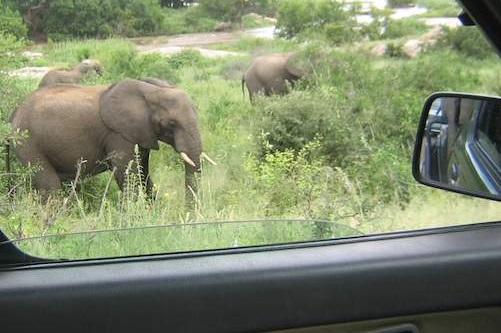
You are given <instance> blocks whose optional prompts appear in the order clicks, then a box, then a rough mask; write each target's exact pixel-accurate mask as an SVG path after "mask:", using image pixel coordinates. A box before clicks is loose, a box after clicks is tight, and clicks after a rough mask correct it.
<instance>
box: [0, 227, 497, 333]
mask: <svg viewBox="0 0 501 333" xmlns="http://www.w3.org/2000/svg"><path fill="white" fill-rule="evenodd" d="M500 244H501V225H499V224H498V223H493V224H486V225H469V226H464V227H453V228H446V229H438V230H430V231H421V232H407V233H401V234H399V233H397V234H391V235H383V236H372V237H362V238H355V239H347V240H338V241H328V242H323V243H317V244H307V245H305V246H303V245H300V244H297V245H290V246H275V247H266V248H257V249H243V250H227V251H219V252H218V251H216V252H215V253H214V252H213V253H198V254H186V255H182V254H178V255H165V256H154V257H144V258H135V259H134V258H132V259H116V260H102V261H99V260H94V261H87V262H74V263H60V264H46V265H38V266H32V267H27V268H18V269H8V270H4V271H2V272H0V295H2V297H1V298H0V309H1V311H0V312H1V313H2V319H1V323H2V325H3V327H5V328H9V329H18V330H21V331H32V330H39V331H45V330H48V329H50V330H51V331H52V332H57V331H68V330H71V331H72V332H84V331H85V332H88V331H96V332H97V331H119V332H134V331H138V330H139V331H149V332H157V331H158V332H164V331H165V330H166V329H168V331H169V332H259V331H272V330H279V329H287V328H300V327H310V326H316V325H324V324H332V323H346V322H353V321H361V320H370V319H377V318H388V317H396V316H411V317H409V318H413V317H412V316H414V315H419V314H427V313H433V312H443V311H452V310H465V309H474V308H479V307H493V306H498V305H501V288H500V287H501V278H500V277H501V274H500V270H499V267H501V247H500V246H499V245H500ZM312 245H314V246H312ZM263 250H266V251H263ZM26 318H30V319H29V320H26ZM431 332H433V331H431Z"/></svg>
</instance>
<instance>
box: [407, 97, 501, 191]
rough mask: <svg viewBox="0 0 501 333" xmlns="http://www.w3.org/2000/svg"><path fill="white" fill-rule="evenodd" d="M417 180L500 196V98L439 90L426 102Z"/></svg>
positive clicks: (420, 134)
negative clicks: (440, 91) (441, 91)
mask: <svg viewBox="0 0 501 333" xmlns="http://www.w3.org/2000/svg"><path fill="white" fill-rule="evenodd" d="M420 131H422V132H420V133H418V140H421V144H420V145H419V144H418V145H416V148H417V149H420V151H419V152H416V155H415V156H419V161H418V164H417V165H418V167H417V169H418V172H415V174H417V179H418V180H419V181H421V182H423V183H426V184H430V185H434V186H438V187H445V188H448V189H451V190H453V191H457V192H461V193H465V191H467V192H468V193H469V192H473V193H475V194H478V195H480V196H487V197H492V198H494V199H501V196H500V195H501V164H500V161H501V156H500V151H501V100H500V99H499V98H495V97H490V96H478V95H466V94H456V93H436V94H433V95H431V96H430V97H429V98H428V100H427V101H426V103H425V107H424V110H423V115H422V121H421V128H420Z"/></svg>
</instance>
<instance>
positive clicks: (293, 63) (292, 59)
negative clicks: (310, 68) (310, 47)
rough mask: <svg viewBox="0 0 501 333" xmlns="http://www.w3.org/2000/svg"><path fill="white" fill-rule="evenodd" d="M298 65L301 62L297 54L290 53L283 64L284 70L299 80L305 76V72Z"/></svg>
mask: <svg viewBox="0 0 501 333" xmlns="http://www.w3.org/2000/svg"><path fill="white" fill-rule="evenodd" d="M300 63H301V61H300V59H299V56H298V54H296V53H292V54H290V55H289V57H288V59H287V62H286V63H285V69H286V70H287V72H289V73H290V74H292V75H294V76H296V77H297V78H301V77H303V76H304V75H305V74H306V72H305V71H304V70H303V69H302V68H301V67H302V66H301V64H300Z"/></svg>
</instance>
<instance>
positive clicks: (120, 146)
mask: <svg viewBox="0 0 501 333" xmlns="http://www.w3.org/2000/svg"><path fill="white" fill-rule="evenodd" d="M145 81H147V82H145ZM145 81H142V80H141V79H138V80H136V79H124V80H122V81H120V82H118V83H115V84H113V85H101V86H76V85H66V84H58V85H53V86H48V87H43V88H40V89H38V90H36V91H35V92H33V93H32V94H31V95H29V96H28V97H27V98H26V100H25V101H24V102H23V103H22V104H21V105H20V106H19V107H18V108H17V109H16V110H15V111H14V112H13V113H12V115H11V117H10V120H9V121H10V123H11V124H12V129H13V130H19V131H25V130H26V131H27V132H28V137H27V138H26V139H23V140H22V141H21V142H18V143H16V144H15V147H14V150H15V153H16V155H17V156H18V157H19V159H20V161H21V162H22V164H24V165H38V166H40V167H41V169H40V170H39V171H37V172H36V174H35V176H34V187H35V188H36V189H39V190H41V192H42V195H43V196H44V197H46V194H47V193H50V191H51V190H53V189H58V188H60V187H61V181H64V180H69V179H74V178H75V177H76V174H77V171H78V167H77V164H78V163H79V161H84V162H83V168H81V175H94V174H97V173H100V172H103V171H105V170H114V177H115V180H116V181H117V183H118V185H119V187H120V189H123V188H124V185H125V184H124V181H125V174H126V169H127V167H128V165H129V164H130V163H131V162H132V163H133V162H134V161H135V160H137V158H136V159H135V152H134V149H135V145H138V151H139V163H140V167H141V168H135V167H134V168H132V170H130V171H129V172H134V171H136V172H137V170H139V169H140V170H142V174H141V176H142V179H143V184H145V187H146V191H147V193H148V194H149V195H151V193H152V182H151V180H150V179H149V176H148V172H149V170H148V161H149V153H150V149H158V148H159V147H158V141H157V140H160V141H163V142H165V143H168V144H169V145H171V146H172V147H173V148H174V149H175V150H176V151H177V152H178V153H180V155H181V157H182V159H183V160H184V167H185V186H186V198H187V203H189V202H191V200H193V196H192V195H191V192H192V191H196V188H195V181H194V173H195V172H196V171H199V169H200V156H201V154H202V156H204V155H205V154H203V153H202V143H201V140H200V132H199V129H198V121H197V115H196V111H195V108H194V106H193V103H192V101H191V99H190V98H189V96H188V95H187V94H186V93H185V92H184V91H183V90H181V89H179V88H176V87H173V86H171V85H169V84H167V83H164V82H163V81H161V80H158V79H152V78H148V79H145ZM152 83H153V84H152ZM9 145H12V143H11V144H9ZM205 156H206V155H205ZM44 193H45V194H44Z"/></svg>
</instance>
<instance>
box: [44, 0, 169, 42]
mask: <svg viewBox="0 0 501 333" xmlns="http://www.w3.org/2000/svg"><path fill="white" fill-rule="evenodd" d="M163 20H164V15H163V11H162V8H161V7H160V5H159V3H158V1H156V0H131V1H126V2H124V1H120V0H89V1H85V2H84V1H78V2H77V1H73V2H68V1H65V0H54V1H52V2H51V6H50V8H49V9H48V11H47V13H46V14H45V18H44V31H45V32H46V33H47V35H48V37H49V38H51V39H52V40H57V41H59V40H65V39H68V38H69V37H83V38H91V37H97V38H106V37H109V36H112V35H121V36H128V37H131V36H138V35H151V34H156V33H160V32H163V29H164V21H163Z"/></svg>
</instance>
